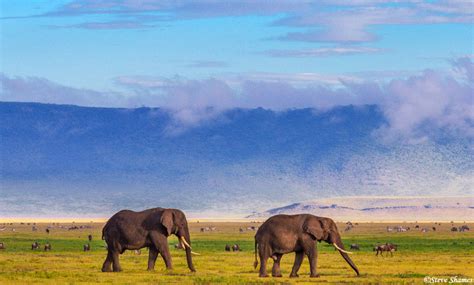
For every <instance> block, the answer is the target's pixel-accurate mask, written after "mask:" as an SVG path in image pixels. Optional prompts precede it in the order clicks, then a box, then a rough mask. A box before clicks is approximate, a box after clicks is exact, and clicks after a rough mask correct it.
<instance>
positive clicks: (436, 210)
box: [248, 196, 474, 221]
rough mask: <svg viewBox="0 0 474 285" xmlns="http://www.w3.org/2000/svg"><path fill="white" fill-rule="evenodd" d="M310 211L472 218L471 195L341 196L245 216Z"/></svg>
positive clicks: (380, 217) (383, 217)
mask: <svg viewBox="0 0 474 285" xmlns="http://www.w3.org/2000/svg"><path fill="white" fill-rule="evenodd" d="M302 213H307V214H313V215H318V216H325V217H331V218H333V219H336V220H339V221H353V220H359V221H416V220H419V221H446V220H457V221H464V220H469V221H472V220H474V196H471V197H340V198H328V199H318V200H313V201H308V202H301V203H293V204H291V205H288V206H284V207H280V208H274V209H270V210H267V211H264V212H261V213H256V214H252V215H250V216H248V218H267V217H270V216H273V215H278V214H287V215H293V214H302Z"/></svg>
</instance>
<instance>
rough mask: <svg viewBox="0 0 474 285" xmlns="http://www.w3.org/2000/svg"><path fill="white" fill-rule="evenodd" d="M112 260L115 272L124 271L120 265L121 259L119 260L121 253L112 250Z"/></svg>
mask: <svg viewBox="0 0 474 285" xmlns="http://www.w3.org/2000/svg"><path fill="white" fill-rule="evenodd" d="M112 260H113V266H112V267H113V269H114V272H120V271H122V267H120V261H119V253H118V251H115V250H114V251H112Z"/></svg>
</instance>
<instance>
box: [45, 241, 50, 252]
mask: <svg viewBox="0 0 474 285" xmlns="http://www.w3.org/2000/svg"><path fill="white" fill-rule="evenodd" d="M50 250H51V244H50V243H49V242H47V243H46V244H45V245H44V251H50Z"/></svg>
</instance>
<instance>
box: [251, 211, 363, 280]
mask: <svg viewBox="0 0 474 285" xmlns="http://www.w3.org/2000/svg"><path fill="white" fill-rule="evenodd" d="M322 240H324V241H326V242H327V243H330V244H332V245H333V246H334V247H335V248H336V249H337V250H338V251H339V252H340V253H341V255H342V257H343V258H344V259H345V260H346V262H347V263H348V264H349V265H350V266H351V267H352V269H353V270H354V271H355V272H356V273H357V275H359V270H358V269H357V266H356V265H355V264H354V262H352V260H351V259H350V258H349V256H348V253H350V252H348V251H345V250H344V245H343V244H342V241H341V236H340V235H339V232H338V230H337V227H336V223H334V221H333V220H332V219H330V218H324V217H316V216H313V215H309V214H302V215H276V216H273V217H271V218H269V219H268V220H267V221H265V222H264V223H263V224H262V226H261V227H260V228H259V229H258V231H257V234H256V235H255V263H254V266H255V268H257V266H258V260H257V251H258V255H259V257H260V274H259V276H260V277H267V276H268V275H267V270H266V266H267V260H268V258H270V257H271V258H272V259H273V260H274V263H273V268H272V276H274V277H281V276H282V275H281V271H280V261H281V258H282V256H283V254H286V253H290V252H295V253H296V257H295V262H294V265H293V269H292V271H291V274H290V277H298V270H299V269H300V266H301V263H302V262H303V258H304V255H306V256H307V257H308V260H309V264H310V271H311V275H310V276H311V277H318V276H319V274H317V272H316V265H317V261H318V253H317V246H316V241H322Z"/></svg>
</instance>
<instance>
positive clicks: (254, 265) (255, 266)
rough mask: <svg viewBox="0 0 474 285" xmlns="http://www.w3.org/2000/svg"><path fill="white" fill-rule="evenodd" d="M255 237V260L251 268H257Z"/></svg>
mask: <svg viewBox="0 0 474 285" xmlns="http://www.w3.org/2000/svg"><path fill="white" fill-rule="evenodd" d="M257 245H258V244H257V239H255V262H254V263H253V268H255V269H257V266H258V259H257Z"/></svg>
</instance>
